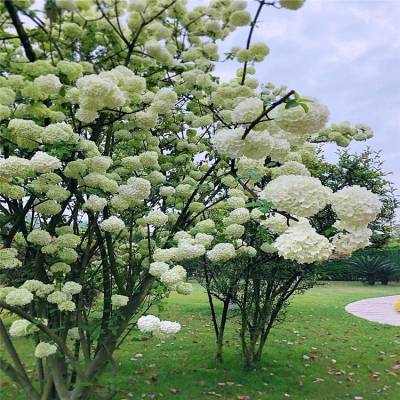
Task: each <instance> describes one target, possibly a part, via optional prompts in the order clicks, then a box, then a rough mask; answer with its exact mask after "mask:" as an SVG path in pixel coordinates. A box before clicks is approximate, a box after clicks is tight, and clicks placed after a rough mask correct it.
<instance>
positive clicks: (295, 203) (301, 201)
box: [260, 175, 332, 217]
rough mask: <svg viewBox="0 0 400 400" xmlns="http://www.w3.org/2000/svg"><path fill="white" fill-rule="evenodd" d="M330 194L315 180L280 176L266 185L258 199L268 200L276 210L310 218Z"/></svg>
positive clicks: (308, 177) (327, 200)
mask: <svg viewBox="0 0 400 400" xmlns="http://www.w3.org/2000/svg"><path fill="white" fill-rule="evenodd" d="M331 193H332V191H331V189H329V188H327V187H325V186H323V185H322V184H321V182H320V180H319V179H317V178H313V177H310V176H303V175H282V176H279V177H278V178H276V179H274V180H272V181H271V182H269V183H268V185H267V186H266V187H265V189H264V190H263V191H262V192H261V193H260V198H261V199H266V200H270V201H271V202H272V203H273V205H274V206H275V207H276V208H277V209H278V210H281V211H286V212H288V213H290V214H292V215H297V216H299V217H310V216H312V215H315V214H316V213H317V212H318V211H320V210H322V209H323V208H324V207H325V206H326V205H327V204H328V202H329V201H330V196H331Z"/></svg>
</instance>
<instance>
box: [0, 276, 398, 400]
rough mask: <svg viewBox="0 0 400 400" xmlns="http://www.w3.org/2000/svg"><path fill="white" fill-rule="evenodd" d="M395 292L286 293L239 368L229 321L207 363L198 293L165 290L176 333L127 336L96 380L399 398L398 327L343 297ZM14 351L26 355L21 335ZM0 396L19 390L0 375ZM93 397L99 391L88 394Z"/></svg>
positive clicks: (139, 387) (193, 389)
mask: <svg viewBox="0 0 400 400" xmlns="http://www.w3.org/2000/svg"><path fill="white" fill-rule="evenodd" d="M393 294H400V285H392V286H388V287H384V286H376V287H368V286H364V285H362V284H359V283H329V284H326V285H324V286H320V287H317V288H314V289H313V290H311V291H309V292H307V293H306V294H304V295H300V296H298V297H297V298H295V300H294V301H293V303H292V305H291V306H290V308H289V310H288V314H287V320H286V323H285V324H283V325H281V326H278V327H276V329H275V330H274V331H273V333H272V335H271V338H270V341H269V343H267V346H266V349H265V353H264V357H263V361H262V364H261V365H260V368H259V369H258V370H257V371H252V372H244V371H243V370H242V369H241V364H240V347H239V343H238V340H237V339H236V336H237V335H236V332H237V329H238V326H237V325H236V324H235V322H234V321H233V320H231V321H230V324H229V328H228V332H227V335H226V344H225V361H224V363H223V365H222V366H217V365H216V364H215V362H214V361H213V357H214V336H213V331H212V326H211V323H210V319H209V313H208V306H207V300H206V296H205V295H204V293H203V290H202V289H201V288H200V287H199V286H196V287H195V291H194V293H193V295H191V296H188V297H184V296H178V295H173V296H172V297H171V298H170V299H169V300H168V303H169V304H168V307H166V310H165V311H164V312H163V313H162V318H163V319H172V320H178V321H180V322H181V323H182V331H181V333H180V334H179V335H178V336H177V337H176V340H172V339H168V340H166V341H165V342H163V343H160V341H159V340H158V339H156V338H152V339H149V340H143V337H142V336H139V335H138V334H134V335H132V336H130V337H129V338H128V339H127V341H126V343H125V345H124V346H123V347H122V349H121V350H120V351H119V352H118V354H116V355H115V359H116V360H117V361H118V363H119V364H118V365H114V366H110V367H109V369H108V371H107V373H106V374H105V375H104V377H103V378H102V379H101V382H102V383H104V384H111V385H113V386H114V387H115V389H117V394H116V396H115V397H114V399H117V400H123V399H180V400H197V399H213V398H221V399H226V400H229V399H232V400H233V399H235V400H249V399H250V400H256V399H259V400H278V399H293V400H346V399H351V400H362V399H363V400H372V399H382V400H400V369H395V368H394V366H395V365H398V364H400V329H399V327H390V326H386V325H381V324H377V323H372V322H368V321H364V320H362V319H359V318H356V317H354V316H352V315H349V314H347V313H346V311H345V310H344V306H345V305H346V304H347V303H350V302H352V301H356V300H360V299H363V298H367V297H377V296H385V295H393ZM18 346H19V348H20V350H21V351H22V352H25V354H29V357H28V358H26V362H27V363H29V364H30V366H31V367H32V369H33V368H34V361H33V358H32V356H31V355H30V353H31V352H32V351H31V350H28V349H30V347H29V346H28V341H27V340H26V339H23V338H22V339H19V344H18ZM0 381H1V386H0V398H1V400H10V399H13V400H17V399H18V400H19V399H25V397H24V395H21V394H20V393H19V392H18V390H17V389H16V388H15V387H14V385H13V384H12V383H11V382H9V381H8V379H7V378H6V377H5V376H4V375H0ZM96 400H100V399H97V398H96Z"/></svg>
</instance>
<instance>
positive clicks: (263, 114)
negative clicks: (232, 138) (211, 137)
mask: <svg viewBox="0 0 400 400" xmlns="http://www.w3.org/2000/svg"><path fill="white" fill-rule="evenodd" d="M295 93H296V91H295V90H291V91H290V92H288V93H287V94H285V96H283V97H282V98H281V99H279V100H278V101H276V102H275V103H273V104H271V105H270V106H269V107H268V108H267V109H266V110H265V111H263V112H262V114H260V115H259V116H258V117H257V118H256V119H255V120H254V121H253V122H252V123H251V124H250V125H249V126H248V127H247V128H246V129H245V131H244V133H243V136H242V139H246V136H247V135H248V134H249V133H250V131H251V130H252V129H253V128H254V127H255V126H256V125H257V124H258V123H259V122H260V121H261V120H262V119H263V118H264V117H268V114H269V113H270V112H271V111H272V110H274V109H275V108H276V107H278V106H279V105H281V104H282V103H285V102H286V100H288V99H289V97H290V96H292V95H293V94H295Z"/></svg>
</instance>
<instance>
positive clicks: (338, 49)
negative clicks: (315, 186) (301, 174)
mask: <svg viewBox="0 0 400 400" xmlns="http://www.w3.org/2000/svg"><path fill="white" fill-rule="evenodd" d="M251 3H253V8H254V5H255V1H249V4H251ZM247 31H248V28H243V30H240V31H236V32H235V33H234V34H232V36H231V37H230V39H229V43H227V44H228V47H231V46H233V45H243V44H244V42H245V40H246V37H247ZM254 41H264V42H266V43H267V44H268V45H269V47H270V49H271V53H270V55H269V56H268V57H267V59H266V60H265V61H264V62H263V63H262V64H258V73H257V77H258V78H259V80H260V81H261V82H268V81H271V82H273V83H275V84H286V85H288V87H289V88H290V89H295V90H297V91H298V92H299V93H301V94H302V95H304V96H313V97H316V98H318V99H319V100H320V101H321V102H322V103H324V104H326V105H327V106H328V107H329V109H330V111H331V121H335V122H340V121H351V122H352V123H354V124H356V123H365V124H367V125H369V126H371V127H372V128H373V130H374V132H375V136H374V138H373V139H370V140H369V141H367V142H361V143H360V142H355V144H352V145H351V146H350V148H351V149H354V150H357V151H359V150H361V149H362V148H364V147H366V146H367V145H370V146H371V147H373V148H374V149H381V150H382V153H383V159H384V160H385V168H386V170H387V171H391V172H393V175H392V176H391V179H392V180H393V181H394V182H395V183H396V185H397V187H400V0H331V1H329V0H307V1H306V3H305V5H304V7H303V8H301V9H300V10H298V11H288V10H283V9H281V10H277V9H274V8H272V7H265V9H264V11H263V14H262V16H261V18H260V23H259V26H258V29H257V31H256V33H255V37H254ZM219 68H220V74H222V75H223V76H224V78H226V79H230V77H231V76H232V74H233V73H234V70H235V68H236V65H230V66H227V65H224V66H221V67H219ZM334 151H335V146H329V148H328V150H327V153H328V154H327V155H328V157H329V159H330V160H333V159H335V157H334Z"/></svg>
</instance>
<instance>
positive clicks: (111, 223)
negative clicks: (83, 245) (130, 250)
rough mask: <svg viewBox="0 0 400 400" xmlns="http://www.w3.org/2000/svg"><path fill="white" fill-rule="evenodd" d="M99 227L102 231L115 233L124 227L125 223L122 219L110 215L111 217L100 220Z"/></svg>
mask: <svg viewBox="0 0 400 400" xmlns="http://www.w3.org/2000/svg"><path fill="white" fill-rule="evenodd" d="M100 228H101V229H102V230H103V231H104V232H108V233H113V234H117V233H120V232H121V231H122V230H123V229H124V228H125V223H124V221H122V219H120V218H118V217H116V216H115V215H112V216H111V217H109V218H107V219H105V220H104V221H102V222H100Z"/></svg>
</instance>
